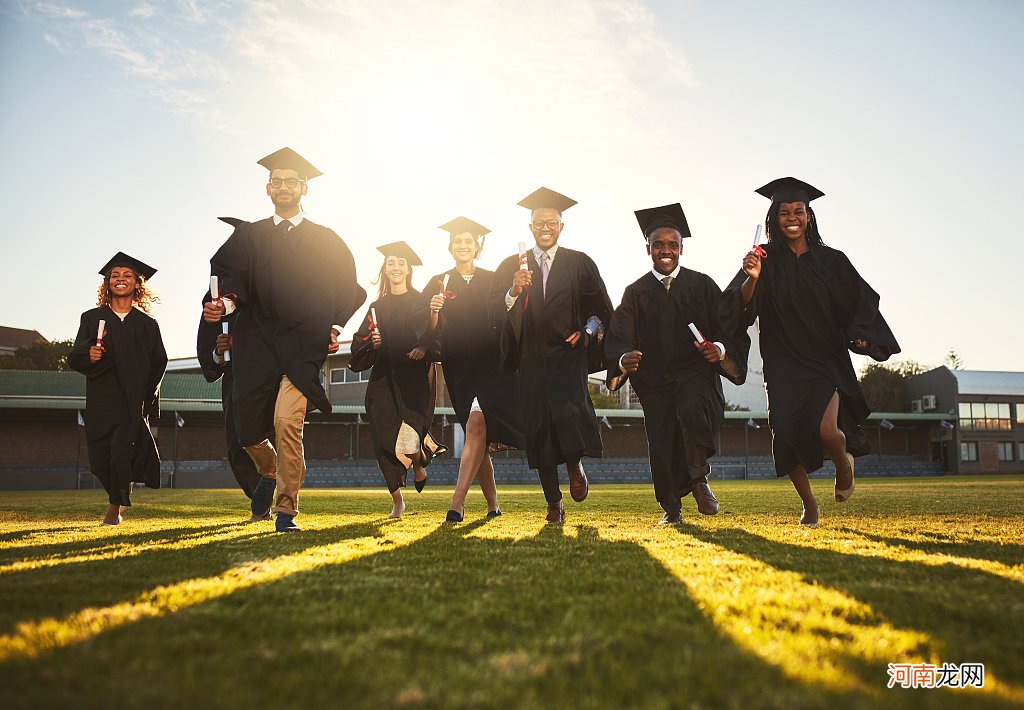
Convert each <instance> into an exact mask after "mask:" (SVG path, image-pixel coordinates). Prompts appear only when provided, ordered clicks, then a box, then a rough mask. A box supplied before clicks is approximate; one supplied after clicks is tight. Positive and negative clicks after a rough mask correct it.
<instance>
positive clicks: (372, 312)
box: [370, 306, 380, 333]
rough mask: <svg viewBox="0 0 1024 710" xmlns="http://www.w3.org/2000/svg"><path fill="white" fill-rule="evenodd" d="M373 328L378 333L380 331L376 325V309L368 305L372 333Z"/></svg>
mask: <svg viewBox="0 0 1024 710" xmlns="http://www.w3.org/2000/svg"><path fill="white" fill-rule="evenodd" d="M375 330H376V331H377V332H378V333H379V332H380V328H378V327H377V309H376V308H374V307H373V306H370V332H371V333H372V332H373V331H375Z"/></svg>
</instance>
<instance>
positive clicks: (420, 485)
mask: <svg viewBox="0 0 1024 710" xmlns="http://www.w3.org/2000/svg"><path fill="white" fill-rule="evenodd" d="M413 485H415V486H416V492H417V493H422V492H423V486H425V485H427V477H426V476H424V477H423V480H422V481H417V480H413Z"/></svg>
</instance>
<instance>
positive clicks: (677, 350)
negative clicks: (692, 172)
mask: <svg viewBox="0 0 1024 710" xmlns="http://www.w3.org/2000/svg"><path fill="white" fill-rule="evenodd" d="M635 214H636V219H637V222H639V224H640V229H641V231H642V232H643V235H644V238H645V239H646V240H647V253H648V254H649V255H650V256H651V261H652V262H653V264H654V268H653V269H652V270H651V271H649V272H648V273H646V274H644V275H643V276H641V277H640V278H639V279H637V280H636V281H635V282H633V283H632V284H630V285H629V286H627V287H626V291H625V293H624V294H623V295H622V303H621V304H619V307H618V308H616V309H615V313H614V314H613V315H612V322H611V325H610V326H609V329H608V335H607V337H606V338H605V343H604V347H605V361H606V362H607V363H609V368H608V388H609V389H610V390H613V391H614V390H617V389H619V388H620V387H622V385H623V384H624V383H625V382H626V379H627V378H628V379H630V380H631V382H632V385H633V390H634V391H635V392H636V393H637V396H638V397H639V398H640V404H641V406H642V407H643V410H644V427H645V428H646V430H647V442H648V447H649V449H650V457H651V478H652V479H653V480H654V495H655V497H656V498H657V499H658V503H660V504H661V507H662V509H663V510H664V511H665V515H664V517H662V519H661V520H660V521H659V524H661V525H679V524H680V523H681V522H682V499H683V498H684V497H686V496H687V495H689V494H690V493H693V497H694V499H696V501H697V510H698V511H700V512H701V513H703V514H704V515H715V514H716V513H717V512H718V501H717V500H716V499H715V496H714V494H713V493H712V492H711V487H710V486H709V485H708V474H709V473H710V472H711V467H710V465H709V464H708V459H709V458H710V457H711V456H712V455H714V453H715V449H716V441H717V439H718V430H719V428H720V427H721V424H722V420H723V419H724V417H725V397H724V396H723V394H722V382H721V380H720V379H719V376H720V375H721V376H725V377H728V378H729V379H730V380H731V381H732V382H734V383H736V384H742V382H743V381H744V380H745V379H746V373H745V371H744V369H743V368H745V362H746V359H745V358H742V360H743V364H742V365H741V364H739V363H737V362H736V361H734V360H733V358H731V357H730V353H731V352H732V348H730V347H728V345H727V343H728V338H727V336H726V333H725V328H724V327H723V326H722V324H721V319H720V318H719V308H720V306H721V298H722V292H721V290H719V288H718V286H717V285H716V284H715V282H714V281H713V280H712V279H711V278H710V277H709V276H706V275H704V274H702V273H700V272H699V271H692V270H690V269H686V268H683V267H682V266H681V265H680V264H679V257H680V256H681V255H682V253H683V239H684V238H686V237H689V236H690V229H689V227H688V225H687V223H686V215H685V214H684V213H683V208H682V206H680V205H679V203H676V204H672V205H665V206H663V207H653V208H650V209H646V210H639V211H637V212H636V213H635ZM690 323H693V324H695V326H696V327H697V329H698V330H699V332H700V333H701V334H702V335H703V336H704V340H703V342H697V341H696V340H695V338H694V336H693V333H692V332H691V330H690V327H689V326H690ZM615 363H618V367H616V366H615Z"/></svg>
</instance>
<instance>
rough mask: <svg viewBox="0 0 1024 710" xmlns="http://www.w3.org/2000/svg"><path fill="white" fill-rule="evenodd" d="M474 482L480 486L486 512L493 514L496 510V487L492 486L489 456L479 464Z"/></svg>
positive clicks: (492, 467) (492, 478)
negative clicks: (485, 504) (485, 502)
mask: <svg viewBox="0 0 1024 710" xmlns="http://www.w3.org/2000/svg"><path fill="white" fill-rule="evenodd" d="M476 480H477V482H478V483H479V484H480V490H481V491H482V492H483V494H484V500H486V501H487V512H488V513H493V512H494V511H496V510H497V509H498V487H497V486H496V485H495V484H494V463H493V462H492V461H491V457H490V456H484V460H483V461H481V462H480V468H478V469H477V470H476Z"/></svg>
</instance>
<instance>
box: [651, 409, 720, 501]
mask: <svg viewBox="0 0 1024 710" xmlns="http://www.w3.org/2000/svg"><path fill="white" fill-rule="evenodd" d="M641 404H642V405H643V408H644V426H645V428H646V430H647V445H648V448H649V450H650V456H651V479H652V480H653V482H654V496H655V498H657V499H658V503H660V504H661V507H662V509H664V510H665V512H667V513H676V512H679V511H680V510H681V508H682V499H683V498H685V497H686V496H688V495H689V494H690V492H691V491H692V490H693V487H694V486H695V485H696V484H697V483H701V482H707V476H708V474H709V473H710V472H711V467H710V466H709V465H708V459H709V458H711V456H713V455H714V454H715V448H714V440H715V438H714V437H715V431H714V428H715V427H714V421H715V419H714V416H715V411H714V410H713V409H712V407H711V405H710V403H709V401H708V400H707V399H705V398H701V397H694V396H692V393H688V392H686V391H684V390H679V391H677V392H674V393H670V394H659V395H657V396H652V395H651V394H647V395H645V396H644V397H642V398H641Z"/></svg>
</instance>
